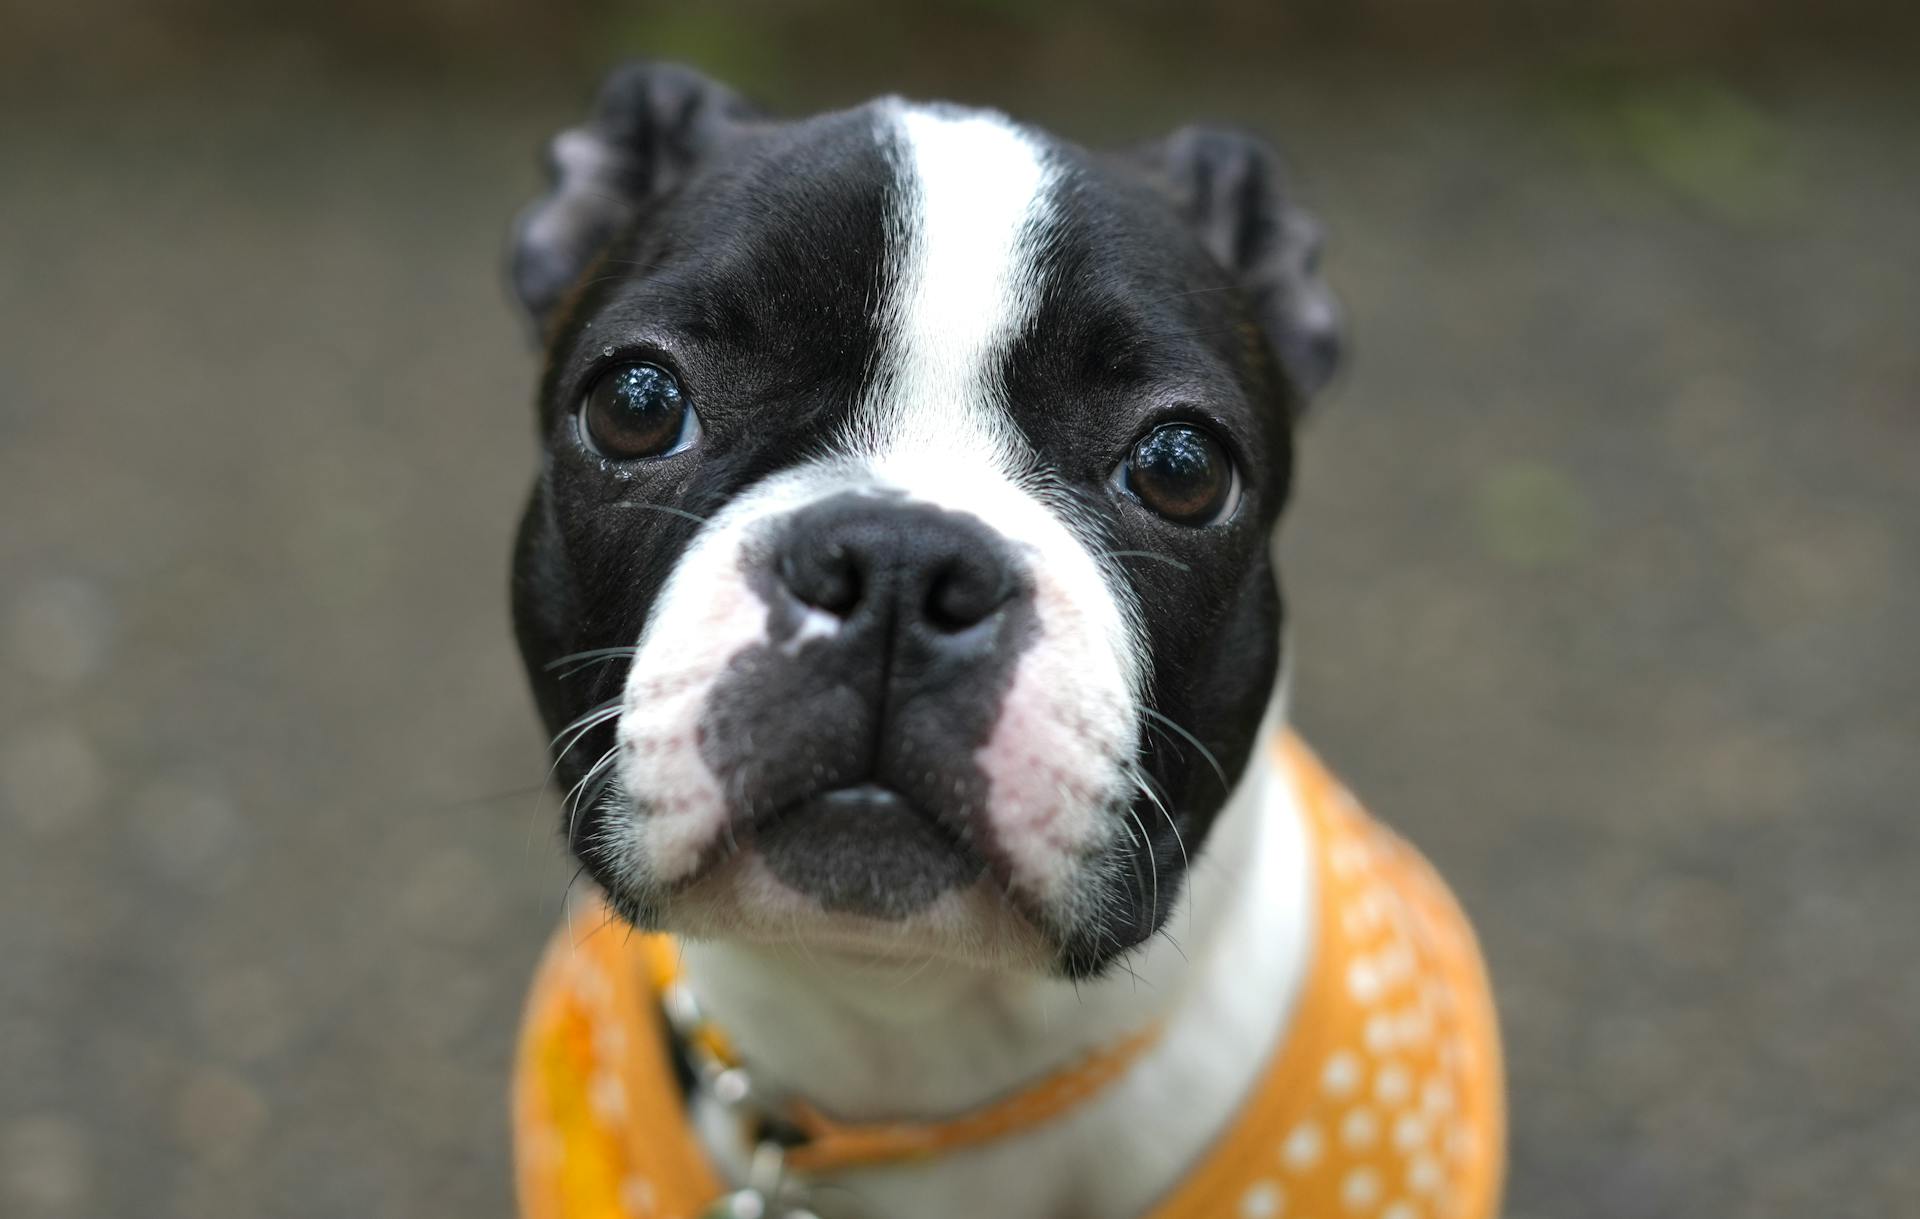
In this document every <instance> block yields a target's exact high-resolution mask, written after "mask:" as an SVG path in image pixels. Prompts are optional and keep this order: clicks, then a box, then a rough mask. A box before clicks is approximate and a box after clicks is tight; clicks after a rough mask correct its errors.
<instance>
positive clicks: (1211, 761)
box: [1140, 703, 1233, 791]
mask: <svg viewBox="0 0 1920 1219" xmlns="http://www.w3.org/2000/svg"><path fill="white" fill-rule="evenodd" d="M1140 712H1141V714H1142V715H1148V716H1152V717H1153V718H1154V719H1156V720H1159V721H1160V722H1161V723H1163V724H1165V725H1166V726H1167V727H1169V728H1171V729H1173V730H1174V731H1175V732H1177V733H1179V734H1180V735H1181V736H1183V737H1185V738H1186V739H1187V741H1188V743H1190V744H1191V745H1192V746H1193V747H1194V748H1195V749H1198V750H1199V751H1200V756H1201V757H1203V758H1205V759H1206V760H1207V765H1209V766H1211V767H1213V773H1214V774H1216V775H1219V776H1220V786H1221V787H1223V788H1226V789H1227V790H1228V791H1232V790H1233V784H1232V783H1230V782H1228V781H1227V772H1226V770H1225V769H1224V768H1222V767H1221V765H1220V759H1218V758H1216V757H1214V756H1213V750H1211V749H1208V748H1207V747H1206V746H1205V745H1202V744H1201V743H1200V738H1199V737H1197V736H1195V735H1193V734H1192V733H1191V732H1188V731H1187V730H1186V729H1185V728H1182V727H1181V726H1180V725H1178V724H1176V723H1174V722H1173V721H1172V720H1170V719H1168V718H1167V717H1166V716H1164V715H1162V714H1160V713H1159V712H1158V711H1155V710H1154V709H1153V708H1152V707H1149V706H1147V705H1146V704H1145V703H1142V704H1141V705H1140Z"/></svg>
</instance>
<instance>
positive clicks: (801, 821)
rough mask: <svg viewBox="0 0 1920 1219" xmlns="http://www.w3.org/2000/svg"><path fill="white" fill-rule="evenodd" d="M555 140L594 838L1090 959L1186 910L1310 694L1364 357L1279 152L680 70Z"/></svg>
mask: <svg viewBox="0 0 1920 1219" xmlns="http://www.w3.org/2000/svg"><path fill="white" fill-rule="evenodd" d="M553 159H554V173H555V178H556V185H555V190H554V192H553V193H552V194H551V195H549V196H548V197H547V198H545V199H543V200H542V201H541V202H539V203H538V204H536V205H535V206H534V207H533V208H532V209H531V210H530V211H529V212H528V213H527V215H526V216H525V217H523V219H522V222H521V224H520V227H519V229H518V233H517V244H516V248H515V283H516V287H517V288H518V290H519V293H520V295H521V298H522V300H523V302H524V303H525V304H526V305H527V307H528V309H529V311H530V312H531V313H532V314H533V316H534V318H535V320H536V322H537V323H538V324H539V325H540V326H541V328H542V330H543V333H544V334H545V336H546V341H547V344H548V363H547V368H546V372H545V375H544V377H543V381H542V386H541V402H540V433H541V438H542V442H543V444H544V461H543V463H542V468H541V471H540V475H539V478H538V480H537V482H536V484H535V487H534V490H533V495H532V499H531V502H530V504H529V505H528V508H527V512H526V516H525V519H524V521H523V524H522V528H521V533H520V537H519V543H518V548H517V553H516V560H515V575H514V593H515V615H516V622H517V626H518V631H519V637H520V642H521V647H522V650H523V653H524V655H525V658H526V661H527V664H528V669H529V672H530V674H531V676H532V679H533V683H534V686H535V690H536V694H537V696H538V699H539V702H540V706H541V709H542V712H543V714H544V716H545V718H546V720H547V722H548V724H549V726H550V727H551V728H552V730H553V731H554V732H555V733H556V734H557V735H556V739H555V745H554V750H555V753H556V755H557V766H558V774H559V776H560V778H561V780H562V783H563V786H564V789H565V790H566V791H567V792H568V798H567V800H566V801H565V804H564V807H563V816H564V818H565V830H566V834H567V838H568V843H569V845H570V847H571V848H572V850H573V851H574V852H575V853H576V854H577V855H578V857H579V859H580V861H581V863H582V864H583V866H584V867H585V868H586V870H587V871H588V872H590V873H591V874H592V875H593V877H594V878H595V879H596V880H597V881H598V882H599V883H600V884H601V885H602V886H603V887H604V888H605V890H606V891H607V893H608V894H609V896H610V898H611V900H612V901H613V903H614V904H615V906H616V907H617V908H618V909H619V910H620V911H621V912H622V913H623V914H625V915H626V916H627V917H629V918H631V919H633V920H634V921H635V922H636V923H638V924H641V925H644V926H656V927H665V928H668V929H672V930H676V931H681V932H686V933H691V934H697V935H701V934H706V935H731V936H738V937H745V938H750V939H763V940H787V939H794V938H798V939H801V940H804V941H807V942H810V943H814V944H821V945H835V946H839V947H843V948H847V949H851V950H855V951H868V952H874V953H882V954H886V953H912V954H915V955H924V954H926V953H928V952H945V953H947V954H951V955H959V956H967V957H972V958H976V959H988V960H994V961H998V962H1002V963H1015V964H1018V965H1022V966H1029V967H1030V966H1036V965H1037V966H1040V967H1043V968H1048V969H1053V970H1057V971H1059V972H1063V973H1067V974H1071V975H1076V976H1078V975H1082V974H1086V973H1090V972H1094V971H1097V970H1099V969H1100V968H1101V967H1103V966H1104V965H1106V964H1108V963H1110V962H1111V961H1112V960H1113V959H1115V957H1116V956H1117V955H1118V954H1120V953H1121V952H1123V951H1124V950H1126V949H1127V948H1129V947H1131V946H1133V945H1135V944H1138V943H1139V942H1141V941H1142V940H1143V939H1145V938H1146V937H1147V936H1149V935H1150V934H1152V933H1153V931H1154V930H1155V929H1157V928H1158V927H1159V925H1160V923H1161V922H1162V920H1164V919H1165V917H1166V915H1167V913H1168V911H1169V909H1170V907H1171V906H1172V904H1173V900H1174V898H1175V896H1176V895H1177V894H1178V892H1179V889H1180V885H1181V882H1182V880H1183V878H1184V874H1185V870H1186V866H1187V862H1188V860H1189V859H1190V858H1191V857H1192V855H1193V853H1194V852H1195V851H1197V850H1198V849H1199V847H1200V846H1201V844H1202V842H1203V840H1204V838H1205V836H1206V833H1207V829H1208V825H1209V823H1210V821H1211V819H1212V818H1213V815H1214V814H1215V813H1216V812H1217V810H1218V809H1219V807H1220V806H1221V804H1222V802H1223V800H1224V798H1225V796H1226V794H1227V790H1228V784H1229V783H1231V782H1232V781H1233V780H1234V779H1235V778H1236V777H1237V776H1238V775H1239V773H1240V772H1241V770H1242V769H1243V768H1244V766H1245V765H1246V762H1247V759H1248V756H1249V753H1250V751H1251V749H1252V748H1253V745H1254V737H1255V734H1256V730H1257V727H1258V725H1259V723H1260V721H1261V717H1262V713H1263V710H1264V708H1265V706H1266V704H1267V702H1268V699H1269V696H1270V694H1271V692H1272V687H1273V683H1274V681H1275V678H1276V674H1277V671H1278V662H1279V628H1280V624H1281V605H1280V600H1279V595H1278V592H1277V586H1276V582H1275V578H1274V573H1273V571H1272V570H1271V565H1270V562H1271V561H1270V558H1269V550H1268V541H1269V535H1270V534H1271V532H1272V529H1273V527H1274V525H1275V522H1276V520H1277V519H1278V516H1279V513H1280V510H1281V507H1282V505H1283V503H1284V501H1285V499H1286V496H1287V489H1288V480H1289V473H1290V470H1291V465H1292V445H1291V432H1292V425H1293V422H1294V420H1295V418H1296V417H1297V415H1298V413H1299V410H1300V407H1301V405H1302V404H1303V402H1304V401H1305V399H1306V396H1307V395H1308V394H1309V393H1310V392H1311V391H1313V390H1314V389H1316V388H1318V386H1319V385H1320V383H1321V382H1322V381H1323V380H1324V378H1325V377H1326V375H1327V373H1328V372H1329V370H1330V367H1331V364H1332V360H1333V354H1334V344H1335V327H1334V315H1333V307H1332V303H1331V300H1330V298H1329V296H1328V295H1327V293H1326V291H1325V289H1324V288H1323V287H1322V285H1321V284H1320V282H1319V280H1318V278H1317V276H1316V274H1315V270H1314V263H1315V259H1316V250H1315V246H1316V244H1317V240H1316V238H1315V236H1314V233H1313V228H1312V225H1311V223H1310V222H1309V221H1307V220H1306V219H1305V217H1304V216H1303V215H1302V214H1301V213H1300V212H1298V211H1297V210H1296V209H1295V208H1294V207H1293V206H1292V204H1291V203H1290V202H1289V201H1288V200H1287V199H1285V198H1284V197H1283V195H1282V194H1281V192H1280V189H1279V186H1278V184H1277V180H1276V177H1275V175H1274V173H1273V170H1272V164H1271V158H1270V156H1269V155H1268V154H1266V153H1265V152H1264V151H1263V149H1262V148H1261V147H1260V146H1259V145H1258V144H1256V143H1254V142H1252V141H1249V140H1247V139H1246V138H1244V137H1239V136H1234V135H1227V134H1222V133H1217V132H1210V131H1205V130H1199V129H1190V130H1188V131H1185V132H1183V133H1180V134H1179V135H1176V136H1174V137H1172V138H1170V139H1169V140H1167V141H1166V142H1164V143H1162V144H1158V145H1154V146H1150V147H1146V148H1140V149H1135V150H1132V151H1130V152H1128V153H1125V154H1119V155H1111V156H1102V155H1096V154H1092V153H1089V152H1086V151H1083V150H1081V149H1078V148H1075V147H1073V146H1071V145H1068V144H1065V143H1062V142H1059V141H1057V140H1053V139H1051V138H1049V137H1047V136H1045V135H1042V134H1041V133H1039V132H1036V131H1033V130H1031V129H1028V128H1024V127H1020V126H1017V125H1015V124H1014V123H1012V122H1011V121H1009V120H1007V119H1005V118H1003V117H1001V116H998V115H995V114H989V113H983V112H976V111H964V110H958V109H953V108H946V107H922V106H917V105H911V104H908V103H905V102H901V101H898V100H891V99H890V100H884V101H879V102H875V103H872V104H869V105H867V106H864V107H861V108H859V109H856V110H851V111H845V112H841V113H836V114H828V115H824V116H820V117H816V118H811V119H804V120H798V121H790V122H778V121H771V120H766V119H762V118H760V117H758V116H757V115H756V114H754V113H753V112H752V111H751V109H750V108H749V107H747V106H746V105H745V104H744V103H742V102H741V101H740V100H739V99H738V98H736V97H735V96H733V95H732V94H730V93H728V92H726V91H725V90H723V89H721V88H720V87H718V86H716V85H714V84H712V83H710V82H708V81H705V80H703V79H702V78H700V77H697V76H695V75H693V74H692V73H689V72H686V71H684V70H680V69H674V68H666V67H653V66H642V67H634V68H629V69H625V70H623V71H621V72H618V73H616V74H615V75H614V76H613V77H612V78H611V79H610V80H609V81H608V82H607V84H606V85H605V86H604V87H603V90H602V93H601V97H600V101H599V104H598V106H597V109H596V112H595V115H594V117H593V119H592V120H591V121H590V122H589V124H588V125H587V126H585V127H583V128H578V129H575V130H572V131H569V132H566V133H563V134H562V135H561V136H560V137H558V139H557V140H556V141H555V144H554V158H553Z"/></svg>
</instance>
